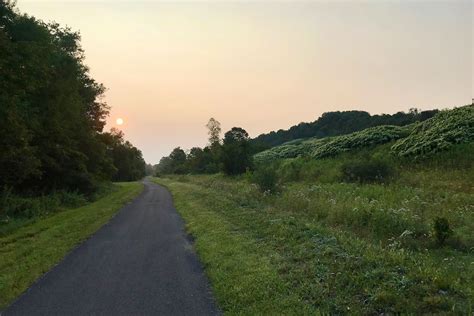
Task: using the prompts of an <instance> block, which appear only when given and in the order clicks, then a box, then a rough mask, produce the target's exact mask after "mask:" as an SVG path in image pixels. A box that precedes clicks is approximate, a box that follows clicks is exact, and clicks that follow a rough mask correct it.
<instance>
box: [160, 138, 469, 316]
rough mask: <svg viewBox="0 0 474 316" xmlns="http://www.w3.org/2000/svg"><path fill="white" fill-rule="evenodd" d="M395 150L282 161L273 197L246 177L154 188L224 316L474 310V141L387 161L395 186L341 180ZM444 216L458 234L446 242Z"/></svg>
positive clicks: (181, 179) (179, 181)
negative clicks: (439, 228) (177, 221)
mask: <svg viewBox="0 0 474 316" xmlns="http://www.w3.org/2000/svg"><path fill="white" fill-rule="evenodd" d="M390 146H391V144H386V145H384V146H379V147H378V148H376V149H375V150H372V151H361V152H359V153H356V154H344V155H340V156H338V157H337V158H332V159H321V160H305V159H302V158H300V159H296V160H289V161H284V162H283V163H281V164H280V165H279V166H278V167H277V168H278V174H279V175H280V177H281V183H280V193H278V194H274V195H269V194H265V193H262V192H261V191H260V190H259V189H258V188H257V187H256V185H253V184H251V183H249V181H248V180H247V179H246V177H240V178H227V177H224V176H221V175H217V176H178V177H172V178H159V179H155V181H157V182H158V183H161V184H164V185H166V186H167V187H168V188H169V189H170V190H171V192H172V193H173V196H174V199H175V204H176V207H177V209H178V211H179V212H180V213H181V215H182V216H183V218H184V219H185V221H186V223H187V229H188V231H189V232H190V233H191V234H192V235H193V236H194V237H195V245H196V249H197V252H198V254H199V255H200V258H201V260H202V262H203V264H204V265H205V269H206V272H207V274H208V275H209V278H210V280H211V283H212V286H213V289H214V293H215V295H216V298H217V300H218V303H219V305H220V307H221V308H222V310H223V311H224V312H225V313H227V314H314V313H317V312H324V313H347V312H349V313H355V314H380V313H397V312H402V313H415V314H419V313H452V312H454V313H462V314H469V313H472V304H473V302H474V288H473V284H474V236H473V233H472V232H473V231H474V187H473V184H472V179H473V178H474V167H473V162H472V160H471V158H472V157H473V155H472V154H473V152H474V145H472V144H471V145H464V146H458V147H456V149H455V150H452V151H450V152H446V153H443V154H438V155H437V156H436V157H435V158H433V159H431V160H429V161H424V162H423V163H413V162H410V161H404V160H394V161H390V163H391V164H392V165H393V166H394V168H396V177H395V178H394V179H391V181H389V182H388V183H383V184H357V183H344V182H341V178H340V170H339V169H340V166H341V165H342V164H343V163H345V162H346V161H350V160H351V159H365V158H366V157H367V156H368V155H369V156H377V157H380V158H381V159H388V158H387V157H388V152H389V151H390ZM291 165H293V166H291ZM437 216H442V217H445V218H446V219H447V220H448V221H449V223H450V226H451V228H452V229H453V231H454V236H453V237H452V238H450V239H449V240H448V242H447V243H446V245H444V246H439V245H437V244H436V242H435V238H434V237H433V230H432V228H433V222H434V219H435V218H436V217H437Z"/></svg>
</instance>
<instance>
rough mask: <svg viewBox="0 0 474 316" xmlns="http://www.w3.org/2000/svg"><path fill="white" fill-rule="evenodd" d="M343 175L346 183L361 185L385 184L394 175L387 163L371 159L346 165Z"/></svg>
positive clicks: (342, 167) (342, 168)
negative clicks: (359, 183) (358, 183)
mask: <svg viewBox="0 0 474 316" xmlns="http://www.w3.org/2000/svg"><path fill="white" fill-rule="evenodd" d="M341 173H342V177H343V179H344V180H345V181H348V182H361V183H371V182H385V181H387V180H388V179H389V178H390V177H391V176H392V175H393V171H392V169H391V167H390V165H389V164H388V163H387V162H385V161H383V160H380V159H370V158H368V159H363V160H353V161H350V162H346V163H344V164H343V165H342V166H341Z"/></svg>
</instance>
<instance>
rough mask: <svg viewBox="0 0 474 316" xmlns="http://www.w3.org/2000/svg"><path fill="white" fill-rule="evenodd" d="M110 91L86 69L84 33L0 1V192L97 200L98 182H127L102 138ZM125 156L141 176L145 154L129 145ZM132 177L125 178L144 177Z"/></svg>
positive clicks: (124, 146)
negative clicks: (57, 192)
mask: <svg viewBox="0 0 474 316" xmlns="http://www.w3.org/2000/svg"><path fill="white" fill-rule="evenodd" d="M104 91H105V88H104V86H103V85H102V84H100V83H97V82H96V81H95V80H94V79H93V78H91V77H90V75H89V71H88V68H87V67H86V66H85V64H84V52H83V50H82V49H81V46H80V36H79V33H77V32H73V31H71V30H70V29H69V28H63V27H60V26H59V25H58V24H56V23H50V24H46V23H44V22H42V21H39V20H37V19H35V18H34V17H30V16H27V15H23V14H19V13H18V12H17V11H16V10H15V8H14V6H13V4H12V3H11V2H5V1H0V105H1V106H0V134H1V135H2V137H1V139H0V170H1V171H0V173H1V174H0V186H1V187H4V186H8V187H12V188H14V189H16V190H19V191H28V192H32V191H33V192H38V191H42V192H45V191H49V190H54V189H70V190H79V191H81V192H91V191H93V190H94V187H95V184H96V183H98V182H100V181H104V180H110V179H112V178H115V179H117V178H120V179H122V175H121V171H122V170H123V168H122V166H118V165H114V164H115V163H117V164H118V163H119V160H115V158H116V157H114V156H113V155H111V154H110V152H109V151H110V148H108V144H107V143H105V142H104V140H106V139H107V137H106V135H104V134H102V131H103V128H104V125H105V118H106V117H107V115H108V113H109V107H108V106H107V104H105V103H104V102H102V101H101V96H102V95H103V93H104ZM121 148H122V149H121V150H125V151H129V152H133V154H130V156H133V157H134V158H133V159H136V160H137V161H135V162H134V164H137V166H135V167H136V168H139V167H138V165H139V164H141V161H142V160H143V158H141V153H139V151H137V150H136V148H134V147H133V146H131V145H130V144H129V143H123V142H122V144H121ZM125 148H126V149H125ZM131 159H132V158H131ZM120 161H121V160H120ZM143 169H144V166H143ZM117 172H118V174H117ZM132 173H133V175H134V176H130V175H129V174H128V175H127V176H125V177H126V178H127V179H129V180H131V179H132V178H133V179H136V178H137V177H138V176H139V174H142V173H141V172H132Z"/></svg>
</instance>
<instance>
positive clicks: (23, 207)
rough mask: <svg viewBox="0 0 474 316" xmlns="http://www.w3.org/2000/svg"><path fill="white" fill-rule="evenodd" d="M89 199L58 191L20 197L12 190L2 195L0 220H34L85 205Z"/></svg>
mask: <svg viewBox="0 0 474 316" xmlns="http://www.w3.org/2000/svg"><path fill="white" fill-rule="evenodd" d="M86 202H87V199H86V198H85V197H84V195H81V194H79V193H77V192H67V191H57V192H55V193H51V194H48V195H41V196H34V197H29V196H19V195H16V194H14V193H12V192H11V191H10V190H4V191H3V192H2V193H0V218H10V217H12V218H33V217H37V216H42V215H46V214H49V213H53V212H56V211H58V210H59V209H60V208H63V207H68V208H74V207H79V206H81V205H84V204H85V203H86Z"/></svg>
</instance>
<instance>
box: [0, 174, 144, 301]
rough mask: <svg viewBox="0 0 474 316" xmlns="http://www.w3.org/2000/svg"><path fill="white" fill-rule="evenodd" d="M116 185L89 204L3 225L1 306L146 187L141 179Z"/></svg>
mask: <svg viewBox="0 0 474 316" xmlns="http://www.w3.org/2000/svg"><path fill="white" fill-rule="evenodd" d="M115 186H116V188H115V189H114V190H112V191H111V192H110V193H108V194H107V195H105V196H103V197H101V198H100V199H98V200H97V201H95V202H93V203H90V204H87V205H85V206H82V207H79V208H74V209H68V210H63V211H61V212H58V213H55V214H50V215H47V216H43V217H40V218H33V219H30V220H28V221H21V220H18V221H13V222H12V223H11V225H10V226H11V227H3V229H2V232H3V233H2V235H1V236H0V310H1V309H3V308H5V307H6V306H7V305H8V304H10V303H11V302H12V301H13V300H14V299H15V298H16V297H17V296H18V295H20V294H21V293H22V292H23V291H25V290H26V289H27V288H28V287H29V286H30V285H31V284H32V283H33V282H34V281H35V280H36V279H37V278H38V277H40V276H41V275H42V274H43V273H45V272H47V271H48V270H49V269H50V268H51V267H52V266H54V265H55V264H56V263H58V262H59V261H60V260H61V259H62V258H63V257H64V256H65V255H66V254H67V253H68V252H69V251H70V250H71V249H72V248H73V247H74V246H76V245H77V244H79V243H80V242H81V241H83V240H85V239H86V238H88V237H89V236H90V235H91V234H93V233H94V232H95V231H97V230H98V229H99V228H100V227H101V226H102V225H103V224H105V223H106V222H107V221H109V219H110V218H111V217H112V216H113V215H114V214H115V213H116V212H117V210H118V209H120V207H121V206H122V205H124V204H125V203H126V202H128V201H130V200H132V199H133V198H134V197H136V196H137V195H138V194H139V193H140V192H141V190H142V185H141V184H140V183H138V182H131V183H118V184H116V185H115ZM20 224H21V225H20Z"/></svg>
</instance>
